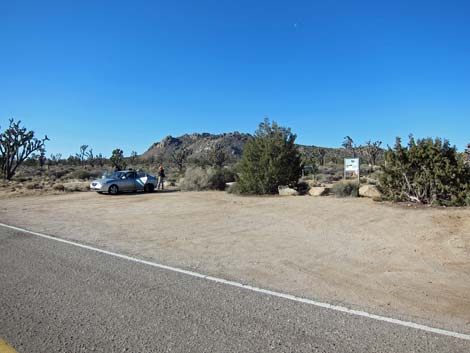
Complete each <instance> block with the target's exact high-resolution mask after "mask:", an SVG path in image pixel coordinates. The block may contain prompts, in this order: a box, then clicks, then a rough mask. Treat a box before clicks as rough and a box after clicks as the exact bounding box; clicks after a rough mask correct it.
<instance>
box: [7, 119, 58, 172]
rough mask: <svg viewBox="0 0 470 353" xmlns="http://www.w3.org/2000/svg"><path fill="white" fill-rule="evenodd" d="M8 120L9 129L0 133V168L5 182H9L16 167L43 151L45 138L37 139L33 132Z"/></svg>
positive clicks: (46, 138)
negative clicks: (37, 152)
mask: <svg viewBox="0 0 470 353" xmlns="http://www.w3.org/2000/svg"><path fill="white" fill-rule="evenodd" d="M20 124H21V121H20V120H18V122H15V121H14V120H13V119H10V125H9V127H8V128H7V129H6V130H5V131H3V132H1V133H0V167H1V171H2V174H3V178H4V179H5V180H11V178H13V176H14V175H15V173H16V170H17V169H18V167H19V166H20V165H21V164H22V163H23V162H24V161H25V160H26V159H27V158H28V157H29V156H31V155H32V154H33V153H34V152H36V151H39V152H41V151H43V150H44V148H45V143H46V141H48V140H49V138H48V137H47V136H44V138H43V139H38V138H36V137H35V136H34V131H32V130H29V131H28V130H27V129H26V127H24V126H21V125H20Z"/></svg>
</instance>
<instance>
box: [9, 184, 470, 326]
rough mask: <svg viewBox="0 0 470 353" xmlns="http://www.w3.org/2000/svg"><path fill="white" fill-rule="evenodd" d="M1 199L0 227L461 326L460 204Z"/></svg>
mask: <svg viewBox="0 0 470 353" xmlns="http://www.w3.org/2000/svg"><path fill="white" fill-rule="evenodd" d="M0 202H1V206H0V222H4V223H8V224H12V225H17V226H22V227H26V228H29V229H32V230H36V231H40V232H45V233H47V234H52V235H56V236H59V237H62V238H67V239H74V240H78V241H80V242H84V243H89V244H94V245H96V246H98V247H100V248H105V249H108V250H112V251H117V252H121V253H126V254H131V255H135V256H138V257H140V258H146V259H153V260H155V261H158V262H160V263H165V264H168V265H173V266H178V267H183V268H186V269H191V270H195V271H199V272H202V273H206V274H210V275H214V276H220V277H224V278H227V279H232V280H237V281H241V282H243V283H249V284H252V285H256V286H260V287H264V288H271V289H275V290H279V291H284V292H289V293H293V294H297V295H300V296H304V297H309V298H313V299H317V300H322V301H328V302H330V303H336V304H341V305H346V306H348V307H353V308H358V309H364V310H368V311H371V312H374V313H378V314H385V315H391V316H393V317H397V318H402V319H409V320H413V321H417V322H422V323H425V324H431V325H434V326H439V327H444V328H448V329H456V330H459V331H461V332H467V333H470V210H468V209H460V210H459V209H429V208H421V209H412V208H406V207H402V206H392V205H389V204H384V203H375V202H373V201H370V200H367V199H336V198H333V197H323V198H314V197H287V198H281V197H239V196H234V195H229V194H226V193H222V192H200V193H182V192H168V193H154V194H129V195H120V196H116V197H112V196H107V195H98V194H95V193H92V192H84V193H71V194H62V195H50V196H32V197H20V198H8V199H5V198H4V199H1V200H0Z"/></svg>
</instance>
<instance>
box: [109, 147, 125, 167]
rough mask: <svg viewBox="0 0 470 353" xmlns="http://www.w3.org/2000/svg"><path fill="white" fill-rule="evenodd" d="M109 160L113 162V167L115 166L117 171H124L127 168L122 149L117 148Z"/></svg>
mask: <svg viewBox="0 0 470 353" xmlns="http://www.w3.org/2000/svg"><path fill="white" fill-rule="evenodd" d="M109 160H110V161H111V165H112V166H113V168H114V169H116V170H122V169H125V168H126V165H127V164H126V161H125V160H124V152H123V151H122V150H121V149H120V148H116V149H115V150H114V151H113V153H112V155H111V158H110V159H109Z"/></svg>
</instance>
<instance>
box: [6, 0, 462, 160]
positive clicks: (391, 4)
mask: <svg viewBox="0 0 470 353" xmlns="http://www.w3.org/2000/svg"><path fill="white" fill-rule="evenodd" d="M0 53H1V54H0V124H1V126H2V128H3V127H4V126H5V124H6V122H7V119H8V117H15V118H17V119H22V120H23V121H24V122H25V124H26V125H27V126H28V127H30V128H34V129H35V130H36V131H37V132H38V133H41V134H44V133H47V134H48V135H49V136H50V138H51V141H50V142H49V144H48V154H49V153H52V152H54V153H56V152H62V153H63V155H68V154H70V153H75V152H76V151H78V148H79V146H80V145H81V144H89V145H91V146H92V147H93V148H94V150H95V152H102V153H104V154H105V155H109V154H110V152H111V150H112V149H113V148H115V147H121V148H123V149H124V151H125V153H126V155H128V154H129V153H130V152H131V150H136V151H137V152H139V153H142V152H144V151H145V150H146V149H147V147H149V145H151V144H152V143H153V142H155V141H157V140H160V139H161V138H163V137H164V136H166V135H170V134H171V135H173V136H178V135H181V134H183V133H190V132H212V133H220V132H229V131H242V132H253V131H254V130H255V129H256V127H257V124H258V122H260V121H261V120H263V118H264V117H265V116H269V117H270V118H271V119H273V120H276V121H278V122H279V123H280V124H281V125H285V126H290V127H291V128H292V129H293V131H294V132H296V133H297V135H298V142H299V143H303V144H315V145H323V146H339V145H340V144H341V141H342V139H343V137H344V136H345V135H351V136H352V137H353V138H354V139H355V141H356V142H358V143H363V142H364V141H365V140H366V139H369V138H371V139H380V140H382V141H384V143H385V144H392V143H393V141H394V138H395V136H397V135H400V136H403V137H406V136H407V135H408V134H409V133H413V134H415V136H417V137H426V136H442V137H446V138H448V139H450V141H451V142H452V143H453V144H456V145H457V147H458V148H459V149H462V148H463V146H464V144H465V143H467V142H469V141H470V2H469V1H467V0H462V1H453V0H447V1H442V0H440V1H433V0H426V1H413V0H403V1H401V0H394V1H377V0H371V1H360V0H351V1H333V0H322V1H295V0H294V1H293V0H290V1H274V0H269V1H264V0H263V1H243V0H237V1H235V0H234V1H223V0H214V1H205V0H198V1H194V0H192V1H116V0H112V1H99V0H94V1H85V0H80V1H76V0H73V1H66V0H60V1H47V0H44V1H31V2H28V1H21V0H15V1H7V0H0Z"/></svg>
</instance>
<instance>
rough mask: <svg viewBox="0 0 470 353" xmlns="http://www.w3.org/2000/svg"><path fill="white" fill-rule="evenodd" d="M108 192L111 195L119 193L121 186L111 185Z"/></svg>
mask: <svg viewBox="0 0 470 353" xmlns="http://www.w3.org/2000/svg"><path fill="white" fill-rule="evenodd" d="M108 192H109V193H110V194H111V195H117V194H119V188H118V186H117V185H111V186H110V187H109V189H108Z"/></svg>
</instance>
